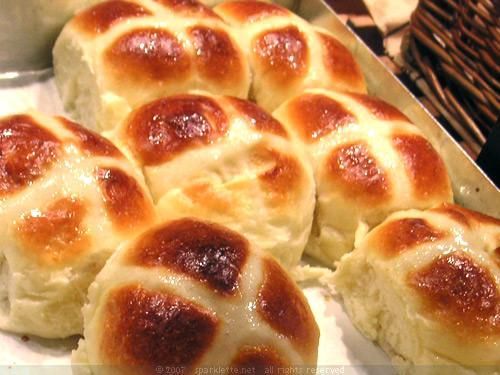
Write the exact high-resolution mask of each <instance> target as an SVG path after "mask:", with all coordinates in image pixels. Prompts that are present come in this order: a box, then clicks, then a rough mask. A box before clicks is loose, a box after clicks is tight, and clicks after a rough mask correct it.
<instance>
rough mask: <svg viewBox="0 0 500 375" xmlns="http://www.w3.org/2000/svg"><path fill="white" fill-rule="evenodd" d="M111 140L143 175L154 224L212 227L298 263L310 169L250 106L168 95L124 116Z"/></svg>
mask: <svg viewBox="0 0 500 375" xmlns="http://www.w3.org/2000/svg"><path fill="white" fill-rule="evenodd" d="M111 136H112V137H113V139H115V140H116V142H117V144H120V145H122V146H123V148H124V149H125V150H127V151H126V152H128V153H129V154H130V155H131V157H132V158H134V159H135V160H136V161H137V163H138V165H139V166H140V167H141V168H142V169H143V171H144V174H145V176H146V179H147V182H148V185H149V187H150V189H151V192H152V194H153V198H154V200H155V202H156V204H157V207H158V212H159V214H160V216H161V217H162V218H164V219H173V218H176V217H182V216H186V215H188V216H196V217H199V218H205V219H208V220H211V221H215V222H218V223H221V224H224V225H227V226H228V227H229V228H231V229H233V230H236V231H238V232H239V233H242V234H243V235H245V236H246V237H248V239H249V240H250V241H252V242H253V243H255V244H256V245H257V246H258V247H260V248H262V249H263V250H265V251H269V252H270V253H271V254H273V255H274V256H275V257H276V258H278V259H279V260H280V261H281V262H282V264H283V265H284V266H286V267H290V266H292V265H295V264H297V263H298V261H299V260H300V257H301V255H302V252H303V251H304V247H305V244H306V242H307V238H308V236H309V233H310V229H311V224H312V220H313V211H314V180H313V175H312V170H311V167H310V166H309V164H308V163H307V161H306V160H305V157H304V156H303V154H302V152H301V151H300V149H297V148H295V147H294V145H293V143H292V142H291V141H290V138H289V135H288V133H287V132H286V131H285V130H284V128H283V126H282V125H281V124H280V123H279V122H278V121H277V120H275V119H274V118H273V117H271V115H269V114H267V113H266V112H264V111H263V110H262V109H260V108H259V107H258V106H256V105H255V104H253V103H251V102H249V101H246V100H241V99H237V98H234V97H223V96H211V95H208V94H201V93H198V94H185V95H176V96H170V97H166V98H162V99H158V100H156V101H153V102H151V103H148V104H146V105H144V106H142V107H140V108H138V109H137V110H135V111H134V112H132V113H131V115H130V116H129V117H128V118H127V119H126V120H125V121H124V123H123V124H122V126H121V127H120V128H119V129H117V131H116V132H114V135H111Z"/></svg>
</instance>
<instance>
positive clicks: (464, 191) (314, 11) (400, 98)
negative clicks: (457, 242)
mask: <svg viewBox="0 0 500 375" xmlns="http://www.w3.org/2000/svg"><path fill="white" fill-rule="evenodd" d="M275 2H279V1H275ZM292 7H293V10H294V11H295V12H296V13H297V14H298V15H300V16H301V17H303V18H305V19H306V20H308V21H309V22H311V23H313V24H315V25H318V26H321V27H324V28H325V29H328V30H329V31H330V32H332V33H333V34H334V35H335V36H337V37H338V39H339V40H340V41H341V42H342V43H343V44H345V45H346V46H347V48H349V49H350V51H351V52H352V54H353V55H354V57H355V58H356V59H357V61H358V62H359V64H360V65H361V68H362V70H363V73H364V75H365V77H366V81H367V85H368V92H369V93H370V94H372V95H375V96H378V97H379V98H381V99H384V100H385V101H387V102H389V103H391V104H393V105H394V106H395V107H397V108H399V109H400V110H401V111H402V112H404V114H405V115H407V116H408V117H409V118H410V119H411V120H412V121H413V122H414V123H415V124H416V125H417V126H418V127H419V128H420V129H421V130H422V131H423V132H424V133H425V135H426V136H427V137H428V138H429V140H430V142H431V143H432V144H433V145H434V147H435V148H436V149H437V150H438V151H439V153H440V154H441V156H442V157H443V158H444V161H445V163H446V166H447V168H448V172H449V175H450V178H451V180H452V184H453V192H454V194H455V201H456V203H458V204H461V205H463V206H464V207H467V208H470V209H474V210H477V211H481V212H483V213H486V214H489V215H491V216H494V217H500V190H499V189H497V187H496V186H495V185H494V184H493V182H492V181H491V180H490V179H489V178H488V177H487V176H486V175H485V174H484V173H483V172H482V171H481V169H479V167H478V166H477V165H476V164H475V163H474V161H473V160H472V159H471V158H470V157H469V156H468V155H467V154H466V153H465V151H463V149H462V148H461V147H460V146H459V145H458V144H457V143H456V142H455V140H454V139H453V138H452V137H451V136H450V135H449V134H448V133H447V132H446V130H445V129H444V128H443V127H442V126H441V125H440V124H439V122H437V121H436V120H435V119H434V118H433V117H432V116H431V114H430V113H429V112H428V111H427V110H426V109H425V108H424V107H423V106H422V104H421V103H420V102H419V101H418V100H417V99H416V98H415V97H414V96H413V95H412V94H411V93H410V92H409V91H408V89H407V88H406V87H405V86H403V84H402V83H401V82H400V81H399V80H398V79H397V78H396V76H394V75H393V74H392V72H390V71H389V70H388V69H387V68H386V67H385V66H384V64H383V63H382V62H381V61H380V60H379V59H378V58H377V56H376V55H375V54H374V53H373V52H372V51H371V50H370V49H369V48H368V46H367V45H366V44H364V43H363V41H362V40H361V39H359V38H358V37H357V36H356V35H355V34H354V32H353V31H352V30H350V29H349V28H348V27H347V26H346V25H344V24H343V23H342V22H341V21H340V19H339V18H338V17H337V15H336V14H335V13H334V12H333V10H331V8H330V7H329V6H328V5H327V4H326V2H325V1H323V0H295V1H294V2H293V4H292ZM498 168H500V166H498Z"/></svg>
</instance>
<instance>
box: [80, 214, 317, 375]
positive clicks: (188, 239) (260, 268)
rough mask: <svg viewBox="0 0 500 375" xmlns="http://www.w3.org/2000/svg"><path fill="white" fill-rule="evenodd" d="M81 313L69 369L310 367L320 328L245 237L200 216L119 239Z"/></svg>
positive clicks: (279, 272)
mask: <svg viewBox="0 0 500 375" xmlns="http://www.w3.org/2000/svg"><path fill="white" fill-rule="evenodd" d="M83 312H84V318H85V331H84V336H85V340H82V341H80V344H79V347H78V350H77V351H76V352H74V353H73V364H74V365H75V367H74V369H75V370H76V371H75V370H74V372H75V373H87V374H103V375H104V374H117V373H118V374H134V375H141V374H152V373H155V368H157V367H158V368H161V369H162V370H164V369H165V367H167V366H168V367H169V368H170V370H171V371H174V370H175V371H180V369H182V370H183V371H184V372H183V373H184V374H191V373H194V372H195V370H196V369H200V370H201V371H199V372H197V373H200V374H201V373H203V372H202V371H203V369H204V368H205V369H209V368H208V367H207V366H216V368H223V369H224V368H229V367H234V368H236V369H237V368H240V367H241V368H246V369H249V368H255V369H256V370H258V369H260V370H261V371H259V372H256V373H263V371H264V369H265V368H268V367H271V366H279V367H288V366H291V365H296V366H307V367H310V368H309V370H312V369H313V368H315V367H316V359H317V350H318V339H319V331H318V327H317V325H316V322H315V320H314V317H313V315H312V313H311V310H310V308H309V306H308V304H307V300H306V299H305V297H304V295H303V294H302V292H301V291H300V289H299V288H298V287H297V286H296V285H295V284H294V283H293V281H292V280H291V279H290V278H289V276H288V275H287V274H286V272H285V271H284V270H283V268H281V267H280V265H279V264H278V263H277V262H276V261H275V260H274V259H272V257H270V256H269V255H267V254H265V253H261V252H259V251H258V250H257V249H256V248H255V247H254V245H253V244H252V243H251V242H250V241H248V240H247V239H246V238H244V237H243V236H241V235H240V234H238V233H236V232H233V231H231V230H229V229H227V228H225V227H222V226H220V225H217V224H213V223H210V222H206V221H199V220H195V219H190V218H182V219H179V220H175V221H170V222H167V223H165V224H162V225H160V226H158V227H156V228H154V229H151V230H149V231H147V232H146V233H144V234H142V235H140V236H139V237H138V238H137V239H135V240H133V241H132V242H130V243H128V244H127V245H125V246H122V247H121V248H120V249H119V250H118V251H117V252H116V253H115V254H114V255H113V257H112V258H111V259H110V260H109V262H108V263H106V266H105V267H104V268H103V270H102V271H101V273H100V274H99V275H98V277H97V278H96V281H95V282H94V283H93V284H92V285H91V287H90V288H89V303H88V304H87V305H86V306H85V307H84V309H83ZM85 365H91V366H89V367H88V368H85ZM102 365H104V366H102ZM88 370H90V372H89V371H88ZM167 370H169V369H165V371H167Z"/></svg>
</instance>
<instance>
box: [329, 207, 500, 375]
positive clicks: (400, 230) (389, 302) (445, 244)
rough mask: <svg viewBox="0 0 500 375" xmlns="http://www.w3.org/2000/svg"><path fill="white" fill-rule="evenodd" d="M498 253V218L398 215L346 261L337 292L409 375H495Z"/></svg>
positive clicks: (445, 211)
mask: <svg viewBox="0 0 500 375" xmlns="http://www.w3.org/2000/svg"><path fill="white" fill-rule="evenodd" d="M499 248H500V220H498V219H494V218H492V217H488V216H485V215H482V214H479V213H477V212H474V211H469V210H467V209H464V208H462V207H459V206H455V205H452V204H443V205H440V206H437V207H435V208H432V209H429V210H427V211H418V210H410V211H403V212H398V213H395V214H393V215H391V216H390V217H389V218H388V219H387V220H386V221H384V222H383V223H382V224H381V225H379V226H377V227H376V228H375V229H373V230H372V231H371V232H370V233H369V234H368V235H367V236H366V237H365V238H364V239H363V240H362V241H361V242H360V243H359V244H358V246H357V247H356V249H355V250H354V251H353V252H352V253H350V254H348V255H346V256H345V257H344V258H342V260H341V261H340V263H339V265H338V268H337V271H336V274H335V283H336V289H337V291H338V292H339V293H340V294H341V295H342V297H343V299H344V303H345V306H346V309H347V312H348V314H349V315H350V316H351V318H352V321H353V322H354V324H355V325H356V326H357V327H358V329H360V330H361V331H362V332H363V333H364V334H365V335H366V336H368V337H369V338H370V339H372V340H376V341H378V342H379V343H380V344H381V345H382V347H383V348H384V349H385V350H386V351H387V352H388V353H389V354H390V355H391V356H392V357H393V359H394V361H395V362H396V364H399V365H403V367H402V369H405V367H406V370H405V371H402V372H403V373H410V374H413V373H415V374H416V373H425V374H470V373H478V374H496V373H498V370H499V369H500V355H499V351H498V347H499V345H500V254H499ZM416 365H418V366H419V367H415V366H416ZM439 365H441V366H439ZM408 367H409V368H408Z"/></svg>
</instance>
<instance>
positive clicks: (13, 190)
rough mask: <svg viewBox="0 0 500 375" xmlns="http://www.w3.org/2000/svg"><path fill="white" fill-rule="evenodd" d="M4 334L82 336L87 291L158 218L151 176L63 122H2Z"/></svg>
mask: <svg viewBox="0 0 500 375" xmlns="http://www.w3.org/2000/svg"><path fill="white" fill-rule="evenodd" d="M0 155H1V157H0V212H1V213H2V214H1V215H0V328H1V329H5V330H8V331H14V332H20V333H27V334H34V335H38V336H42V337H49V338H54V337H66V336H70V335H74V334H79V333H81V332H82V329H83V326H82V324H83V321H82V315H81V312H80V310H81V308H82V306H83V302H84V300H85V298H86V294H87V288H88V286H89V285H90V283H91V282H92V281H93V279H94V277H95V275H96V274H97V272H98V271H99V270H100V268H101V267H102V266H103V265H104V262H105V261H106V259H107V258H108V257H109V256H110V254H111V253H112V251H114V250H115V248H116V247H117V246H118V244H119V243H120V242H122V241H123V240H125V239H127V238H129V237H130V236H132V235H134V234H135V233H138V231H140V230H142V229H143V228H145V227H146V226H147V225H150V224H151V223H152V222H153V220H154V219H155V213H154V207H153V202H152V200H151V198H150V195H149V192H148V190H147V189H146V188H145V185H144V182H143V178H142V175H141V174H140V173H139V172H137V171H136V170H135V168H134V167H133V166H132V164H131V163H130V162H128V161H127V159H126V158H125V157H124V155H123V154H122V153H121V152H120V151H119V150H118V149H117V148H116V147H115V146H114V145H113V144H112V143H111V142H110V141H108V140H107V139H105V138H103V137H101V136H99V135H97V134H96V133H94V132H91V131H89V130H87V129H86V128H83V127H81V126H80V125H78V124H76V123H73V122H71V121H69V120H66V119H64V118H60V117H56V118H52V117H47V116H44V115H41V114H38V113H29V114H20V115H13V116H8V117H3V118H0Z"/></svg>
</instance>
